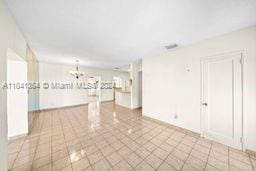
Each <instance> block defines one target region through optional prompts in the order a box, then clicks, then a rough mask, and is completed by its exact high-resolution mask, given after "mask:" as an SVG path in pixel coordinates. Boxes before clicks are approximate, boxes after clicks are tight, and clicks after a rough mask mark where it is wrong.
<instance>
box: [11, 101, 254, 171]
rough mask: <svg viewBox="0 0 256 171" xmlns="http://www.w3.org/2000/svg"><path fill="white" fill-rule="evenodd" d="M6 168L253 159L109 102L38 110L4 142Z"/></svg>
mask: <svg viewBox="0 0 256 171" xmlns="http://www.w3.org/2000/svg"><path fill="white" fill-rule="evenodd" d="M8 150H9V151H8V152H9V159H8V162H9V169H10V170H13V171H14V170H26V171H27V170H44V171H49V170H67V171H68V170H70V171H72V170H73V171H77V170H99V171H104V170H118V171H119V170H120V171H125V170H141V171H151V170H161V171H171V170H187V171H192V170H209V171H212V170H253V169H256V158H253V157H252V156H248V155H247V154H246V153H243V152H240V151H238V150H235V149H232V148H230V147H227V146H224V145H221V144H218V143H216V142H213V141H210V140H207V139H203V138H200V137H199V136H198V135H196V134H194V133H192V132H190V131H187V130H184V129H181V128H178V127H174V126H171V125H166V124H163V123H160V122H156V121H153V120H150V119H147V118H144V117H142V116H141V111H140V110H136V111H131V110H129V109H126V108H123V107H120V106H116V105H114V103H113V102H107V103H102V104H100V103H99V102H96V101H91V102H90V103H89V104H88V105H87V106H80V107H73V108H65V109H57V110H49V111H44V112H41V113H39V117H38V119H37V120H36V124H35V126H34V128H33V130H32V133H31V134H30V135H29V136H28V137H26V138H20V139H17V140H13V141H11V142H10V143H9V147H8Z"/></svg>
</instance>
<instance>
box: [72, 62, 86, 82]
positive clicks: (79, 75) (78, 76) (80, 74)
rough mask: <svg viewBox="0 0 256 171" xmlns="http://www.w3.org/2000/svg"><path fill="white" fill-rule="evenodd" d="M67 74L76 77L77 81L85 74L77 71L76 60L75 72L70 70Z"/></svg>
mask: <svg viewBox="0 0 256 171" xmlns="http://www.w3.org/2000/svg"><path fill="white" fill-rule="evenodd" d="M69 73H70V74H71V75H73V76H74V77H76V78H77V79H78V78H80V77H82V76H83V75H84V74H85V73H84V72H82V71H79V70H78V60H76V70H71V71H69Z"/></svg>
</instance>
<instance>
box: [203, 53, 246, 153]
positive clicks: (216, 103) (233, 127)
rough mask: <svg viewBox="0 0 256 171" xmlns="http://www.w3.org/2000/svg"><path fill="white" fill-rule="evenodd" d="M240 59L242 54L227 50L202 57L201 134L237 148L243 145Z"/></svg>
mask: <svg viewBox="0 0 256 171" xmlns="http://www.w3.org/2000/svg"><path fill="white" fill-rule="evenodd" d="M240 60H241V54H227V55H224V56H218V57H211V58H206V59H203V60H202V75H203V77H202V84H203V87H202V88H203V92H202V102H203V103H202V104H203V105H202V119H203V120H202V122H203V135H204V136H205V137H208V138H210V139H213V140H216V141H218V142H220V143H224V144H226V145H229V146H232V147H235V148H238V149H241V147H242V146H241V142H240V138H241V137H242V71H241V63H240ZM206 103H207V105H206Z"/></svg>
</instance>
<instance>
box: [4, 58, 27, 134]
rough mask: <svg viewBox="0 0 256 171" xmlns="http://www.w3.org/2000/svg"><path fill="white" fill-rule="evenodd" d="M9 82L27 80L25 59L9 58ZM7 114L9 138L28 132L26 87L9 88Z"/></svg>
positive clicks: (23, 81)
mask: <svg viewBox="0 0 256 171" xmlns="http://www.w3.org/2000/svg"><path fill="white" fill-rule="evenodd" d="M8 58H9V56H8ZM7 82H8V83H26V82H27V63H26V62H25V61H22V60H13V59H11V60H10V59H8V61H7ZM7 114H8V137H9V138H11V137H15V136H19V135H24V134H27V133H28V93H27V90H26V89H13V88H11V89H8V90H7Z"/></svg>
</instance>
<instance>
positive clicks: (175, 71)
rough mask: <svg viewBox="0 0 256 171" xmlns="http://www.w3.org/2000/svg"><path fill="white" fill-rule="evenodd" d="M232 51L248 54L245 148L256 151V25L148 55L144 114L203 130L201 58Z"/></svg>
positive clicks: (246, 68)
mask: <svg viewBox="0 0 256 171" xmlns="http://www.w3.org/2000/svg"><path fill="white" fill-rule="evenodd" d="M232 51H242V52H243V53H244V93H245V94H244V124H245V126H244V133H245V135H244V138H245V148H246V149H251V150H254V151H256V136H255V133H256V105H255V104H256V27H251V28H247V29H243V30H240V31H236V32H232V33H229V34H225V35H222V36H218V37H215V38H212V39H208V40H204V41H201V42H198V43H196V44H193V45H189V46H185V47H180V48H177V49H173V50H169V51H167V52H166V53H164V54H162V55H160V56H155V57H150V58H144V59H143V114H144V115H147V116H149V117H153V118H156V119H159V120H162V121H166V122H169V123H171V124H174V125H177V126H180V127H183V128H187V129H190V130H193V131H196V132H198V133H200V58H202V57H206V56H211V55H216V54H221V53H227V52H232ZM188 70H190V72H188ZM175 114H177V115H178V118H177V119H174V115H175Z"/></svg>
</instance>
